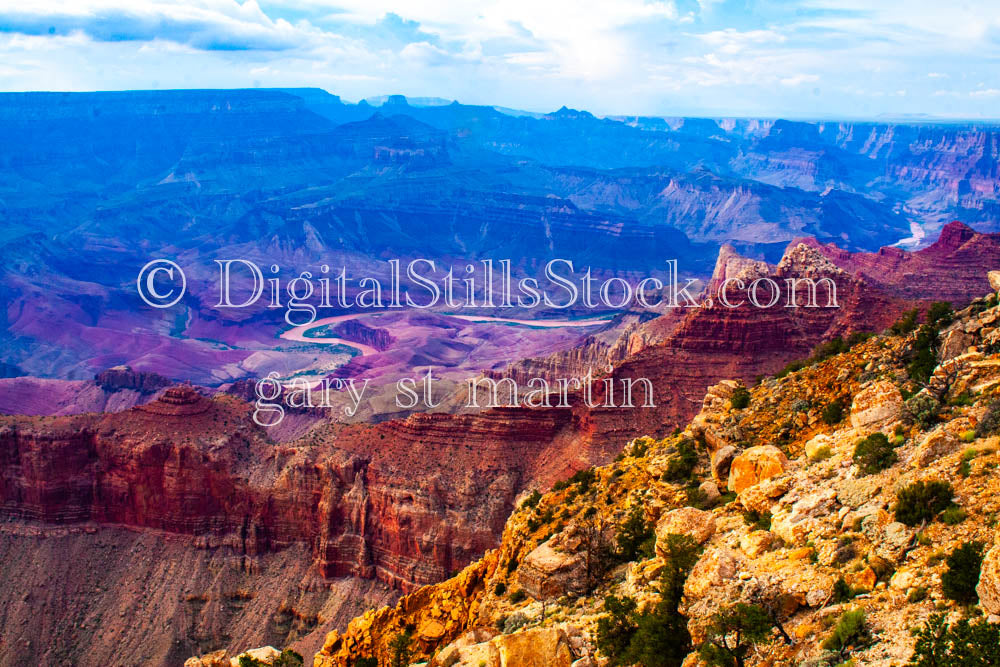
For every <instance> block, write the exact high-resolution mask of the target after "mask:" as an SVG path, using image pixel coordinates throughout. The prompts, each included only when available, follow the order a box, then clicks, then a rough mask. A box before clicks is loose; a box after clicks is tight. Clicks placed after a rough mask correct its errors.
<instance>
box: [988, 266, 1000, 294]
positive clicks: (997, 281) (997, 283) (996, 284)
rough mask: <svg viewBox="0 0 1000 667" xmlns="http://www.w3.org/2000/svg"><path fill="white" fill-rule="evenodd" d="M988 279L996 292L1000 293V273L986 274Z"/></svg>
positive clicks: (991, 272)
mask: <svg viewBox="0 0 1000 667" xmlns="http://www.w3.org/2000/svg"><path fill="white" fill-rule="evenodd" d="M986 279H987V280H989V281H990V287H991V288H993V291H994V292H1000V271H990V272H989V273H987V274H986Z"/></svg>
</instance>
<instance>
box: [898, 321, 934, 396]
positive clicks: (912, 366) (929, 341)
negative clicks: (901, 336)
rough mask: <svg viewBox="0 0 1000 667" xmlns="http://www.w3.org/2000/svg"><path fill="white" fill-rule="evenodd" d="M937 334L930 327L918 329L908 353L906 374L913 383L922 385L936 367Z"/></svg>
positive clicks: (927, 325) (924, 326)
mask: <svg viewBox="0 0 1000 667" xmlns="http://www.w3.org/2000/svg"><path fill="white" fill-rule="evenodd" d="M938 344H939V341H938V332H937V330H936V329H934V328H933V327H932V326H931V325H929V324H925V325H923V326H922V327H920V331H919V332H918V333H917V338H916V340H914V341H913V346H912V347H911V348H910V350H909V352H908V356H909V358H910V363H909V364H908V365H907V366H906V372H907V373H908V374H909V376H910V379H911V380H913V381H914V382H918V383H923V382H927V380H929V379H930V377H931V374H932V373H933V372H934V368H935V367H936V366H937V349H938Z"/></svg>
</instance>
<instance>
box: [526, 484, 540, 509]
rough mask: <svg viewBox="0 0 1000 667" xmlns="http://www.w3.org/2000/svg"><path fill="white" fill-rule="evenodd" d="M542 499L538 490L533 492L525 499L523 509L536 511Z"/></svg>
mask: <svg viewBox="0 0 1000 667" xmlns="http://www.w3.org/2000/svg"><path fill="white" fill-rule="evenodd" d="M541 499H542V494H540V493H539V492H538V490H537V489H535V490H533V491H532V492H531V493H530V494H528V497H527V498H525V499H524V502H522V503H521V509H534V508H535V507H536V506H537V505H538V501H539V500H541Z"/></svg>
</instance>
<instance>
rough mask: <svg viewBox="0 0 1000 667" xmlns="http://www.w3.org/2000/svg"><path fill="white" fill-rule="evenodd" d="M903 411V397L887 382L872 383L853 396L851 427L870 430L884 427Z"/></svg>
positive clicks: (894, 386)
mask: <svg viewBox="0 0 1000 667" xmlns="http://www.w3.org/2000/svg"><path fill="white" fill-rule="evenodd" d="M902 411H903V395H902V394H900V393H899V389H898V388H897V387H896V385H894V384H893V383H891V382H889V381H888V380H881V381H879V382H874V383H872V384H870V385H868V386H867V387H865V388H864V389H862V390H861V391H859V392H858V393H857V394H856V395H855V396H854V401H852V402H851V426H853V427H854V428H862V429H870V428H873V427H874V428H877V427H880V426H885V425H886V424H890V423H892V422H894V421H896V420H897V419H899V417H900V415H901V414H902Z"/></svg>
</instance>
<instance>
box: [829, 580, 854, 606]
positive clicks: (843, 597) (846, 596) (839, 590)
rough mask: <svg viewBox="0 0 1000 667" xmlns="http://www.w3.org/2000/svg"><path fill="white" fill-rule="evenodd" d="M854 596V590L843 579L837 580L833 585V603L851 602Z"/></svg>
mask: <svg viewBox="0 0 1000 667" xmlns="http://www.w3.org/2000/svg"><path fill="white" fill-rule="evenodd" d="M855 595H857V593H855V592H854V589H853V588H851V586H850V584H848V583H847V582H846V581H845V580H844V578H843V577H840V578H839V579H837V583H835V584H834V585H833V601H834V603H836V604H840V603H841V602H847V601H848V600H853V599H854V596H855Z"/></svg>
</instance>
